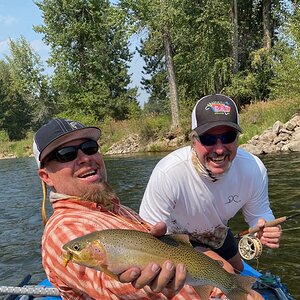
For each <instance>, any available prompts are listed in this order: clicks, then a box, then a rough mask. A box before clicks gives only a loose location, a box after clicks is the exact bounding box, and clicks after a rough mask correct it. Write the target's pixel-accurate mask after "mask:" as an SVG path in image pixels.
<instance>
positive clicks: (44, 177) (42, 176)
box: [38, 168, 53, 187]
mask: <svg viewBox="0 0 300 300" xmlns="http://www.w3.org/2000/svg"><path fill="white" fill-rule="evenodd" d="M38 174H39V177H40V179H41V180H42V181H44V182H45V183H46V184H47V185H48V186H50V187H51V186H53V182H52V180H51V178H50V177H49V174H48V171H47V169H46V168H41V169H39V170H38Z"/></svg>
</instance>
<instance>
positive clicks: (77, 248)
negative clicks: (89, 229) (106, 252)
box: [73, 244, 81, 251]
mask: <svg viewBox="0 0 300 300" xmlns="http://www.w3.org/2000/svg"><path fill="white" fill-rule="evenodd" d="M73 249H74V250H75V251H79V250H80V249H81V248H80V245H79V244H74V246H73Z"/></svg>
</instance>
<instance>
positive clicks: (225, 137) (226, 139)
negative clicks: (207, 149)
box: [199, 131, 238, 146]
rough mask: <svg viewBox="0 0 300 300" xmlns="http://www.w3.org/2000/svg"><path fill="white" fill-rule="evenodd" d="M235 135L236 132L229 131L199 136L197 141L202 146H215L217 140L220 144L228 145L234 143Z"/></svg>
mask: <svg viewBox="0 0 300 300" xmlns="http://www.w3.org/2000/svg"><path fill="white" fill-rule="evenodd" d="M237 134H238V133H237V131H229V132H225V133H222V134H204V135H199V140H200V143H201V144H202V145H203V146H213V145H216V144H217V141H218V139H220V141H221V142H222V144H230V143H232V142H234V141H235V139H236V136H237Z"/></svg>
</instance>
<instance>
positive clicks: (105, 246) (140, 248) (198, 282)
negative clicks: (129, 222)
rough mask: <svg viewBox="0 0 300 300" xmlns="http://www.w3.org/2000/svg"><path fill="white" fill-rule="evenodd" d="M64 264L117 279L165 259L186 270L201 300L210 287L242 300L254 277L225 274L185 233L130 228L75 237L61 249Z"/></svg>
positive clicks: (209, 291)
mask: <svg viewBox="0 0 300 300" xmlns="http://www.w3.org/2000/svg"><path fill="white" fill-rule="evenodd" d="M62 249H63V254H62V255H63V258H64V264H65V266H66V267H67V265H68V263H69V262H70V261H72V262H73V263H76V264H79V265H82V266H86V267H89V268H93V269H95V270H99V271H102V272H104V273H105V274H107V275H109V276H110V277H112V278H114V279H116V280H118V275H119V274H120V273H122V272H124V271H125V270H127V269H128V268H130V267H139V268H140V269H143V268H144V267H146V266H147V265H148V264H149V263H151V262H155V263H157V264H159V265H160V266H162V264H163V263H164V262H165V261H166V260H171V261H172V262H173V263H174V264H175V265H177V264H178V263H183V264H184V265H185V266H186V269H187V279H186V284H189V285H191V286H193V288H194V289H195V291H196V293H197V294H198V295H199V296H200V298H201V299H202V300H207V299H209V295H210V293H211V291H212V289H213V288H214V287H217V288H219V289H220V290H221V291H222V292H223V293H224V294H225V295H226V296H227V297H228V298H229V299H230V300H246V299H247V295H248V294H249V292H250V291H251V287H252V285H253V283H254V282H255V281H256V278H255V277H252V276H242V275H239V274H232V273H229V272H227V271H226V270H225V269H224V268H223V267H222V262H221V261H216V260H214V259H212V258H210V257H208V256H207V255H205V254H203V253H202V252H199V251H196V250H195V249H194V248H193V247H192V245H191V244H190V242H189V236H188V235H186V234H171V235H164V236H161V237H154V236H153V235H151V234H150V233H148V232H142V231H137V230H130V229H106V230H100V231H94V232H92V233H89V234H86V235H84V236H81V237H78V238H75V239H73V240H71V241H70V242H68V243H66V244H64V245H63V247H62Z"/></svg>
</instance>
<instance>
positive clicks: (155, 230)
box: [150, 222, 167, 236]
mask: <svg viewBox="0 0 300 300" xmlns="http://www.w3.org/2000/svg"><path fill="white" fill-rule="evenodd" d="M166 232H167V226H166V224H165V223H164V222H158V223H156V224H155V225H154V226H153V227H152V228H151V229H150V233H151V234H152V235H154V236H162V235H164V234H166Z"/></svg>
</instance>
